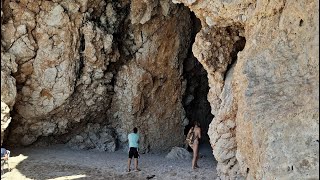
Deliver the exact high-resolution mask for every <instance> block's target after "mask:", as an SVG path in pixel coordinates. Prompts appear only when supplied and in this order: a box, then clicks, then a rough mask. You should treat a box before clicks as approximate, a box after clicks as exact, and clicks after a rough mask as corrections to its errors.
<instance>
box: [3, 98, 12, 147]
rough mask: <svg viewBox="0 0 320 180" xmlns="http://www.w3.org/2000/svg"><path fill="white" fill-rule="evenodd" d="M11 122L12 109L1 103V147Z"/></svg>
mask: <svg viewBox="0 0 320 180" xmlns="http://www.w3.org/2000/svg"><path fill="white" fill-rule="evenodd" d="M10 122H11V117H10V108H9V107H8V105H7V104H6V103H4V102H2V101H1V145H2V142H3V138H4V131H5V130H6V129H7V127H8V126H9V124H10Z"/></svg>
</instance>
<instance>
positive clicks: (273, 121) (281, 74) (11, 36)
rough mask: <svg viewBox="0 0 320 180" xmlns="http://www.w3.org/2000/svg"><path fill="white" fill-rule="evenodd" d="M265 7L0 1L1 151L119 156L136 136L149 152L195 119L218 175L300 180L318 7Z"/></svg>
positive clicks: (178, 142)
mask: <svg viewBox="0 0 320 180" xmlns="http://www.w3.org/2000/svg"><path fill="white" fill-rule="evenodd" d="M268 2H269V1H268ZM268 2H264V1H261V2H260V1H258V2H247V1H246V2H242V1H241V2H240V1H223V2H222V1H221V2H216V1H185V0H173V1H165V0H164V1H149V0H146V1H138V0H126V1H110V0H109V1H106V0H84V1H68V0H56V1H44V0H39V1H31V0H25V1H14V0H4V1H3V3H2V4H1V5H2V7H1V10H2V12H1V14H2V16H1V22H2V23H3V24H2V27H1V33H2V36H1V56H2V59H1V108H2V109H1V144H2V145H3V146H6V147H19V146H21V147H31V148H38V147H39V148H41V147H48V146H51V145H53V146H54V145H61V144H62V145H65V146H66V147H68V148H71V149H76V150H96V151H98V152H110V153H113V152H116V151H123V152H126V151H127V149H128V139H127V134H128V133H130V132H131V131H132V129H133V127H138V132H139V134H140V135H141V139H140V140H141V141H140V145H141V148H140V150H139V151H140V152H141V153H143V154H148V153H149V154H150V155H152V154H156V153H168V152H169V151H170V150H172V149H173V148H174V147H186V146H185V142H184V141H185V136H186V134H187V132H188V130H189V129H190V127H191V126H192V125H193V123H194V122H195V121H198V122H199V123H200V125H201V129H202V138H201V141H200V143H201V145H205V146H207V147H209V148H210V149H209V150H210V156H211V155H212V154H214V157H215V159H216V160H217V162H218V165H217V174H218V176H219V177H220V178H221V179H265V178H267V179H268V178H269V179H276V178H277V175H279V174H278V165H279V164H280V165H281V167H285V170H286V169H287V167H289V166H290V167H293V166H292V165H291V163H294V164H297V165H296V166H297V167H296V166H295V168H291V171H290V172H289V171H288V172H287V171H286V173H284V175H283V177H285V178H288V179H290V178H292V177H294V176H296V177H300V175H301V177H303V176H306V175H308V176H309V174H310V178H313V177H314V176H313V175H314V174H316V173H314V169H316V170H318V169H317V168H314V167H313V166H310V167H300V169H299V167H298V164H306V162H307V161H306V160H305V159H303V158H304V156H305V154H307V155H308V156H310V157H311V158H310V159H312V158H313V159H316V160H317V157H314V154H319V153H318V151H316V150H314V149H315V147H318V146H319V143H318V137H315V134H317V133H318V132H319V130H318V129H317V128H315V127H316V125H318V121H317V118H319V113H318V111H315V109H317V108H318V105H316V104H318V101H319V100H318V97H319V96H318V95H315V94H316V93H318V91H319V89H317V88H316V87H318V84H319V80H318V79H317V78H316V77H317V76H318V75H319V73H318V72H316V70H318V69H319V62H318V59H317V57H318V56H319V53H318V51H316V50H315V47H317V45H318V44H319V42H318V41H316V40H314V39H315V38H314V37H318V35H315V34H314V33H315V32H318V31H319V25H318V24H316V23H314V22H318V21H317V20H318V19H319V18H318V17H317V18H318V19H317V18H315V15H314V14H318V9H317V6H316V5H314V2H313V1H308V2H306V3H308V5H306V6H304V4H303V6H301V5H298V4H297V3H286V2H285V1H284V2H282V1H281V2H274V3H268ZM239 7H240V8H239ZM313 21H314V22H313ZM314 24H316V25H314ZM305 32H311V33H305ZM315 59H316V60H315ZM306 72H308V73H306ZM305 92H307V93H305ZM314 97H316V98H314ZM302 120H303V122H305V123H304V124H303V126H301V123H302ZM292 127H294V128H292ZM293 129H295V130H296V129H298V130H299V131H301V132H302V133H301V134H299V136H300V135H301V137H302V138H301V137H296V136H295V137H294V138H295V139H294V138H292V136H294V134H296V133H295V130H293ZM310 129H311V130H310ZM287 134H293V135H292V136H290V137H288V136H287ZM293 139H294V140H297V141H296V142H294V143H292V142H293V141H292V140H293ZM279 147H280V148H279ZM281 147H283V149H285V148H284V147H293V148H292V149H290V150H292V151H290V152H285V153H286V154H284V152H283V151H279V149H281ZM301 149H304V150H305V151H304V153H301V154H297V153H296V152H300V150H301ZM188 150H189V151H191V150H190V148H189V149H188ZM270 156H274V159H277V160H274V161H273V160H270V158H269V157H270ZM266 157H267V158H266ZM277 157H286V158H287V159H282V158H277ZM289 161H290V162H291V163H290V164H286V163H287V162H289ZM308 161H309V160H308ZM301 162H303V163H301ZM312 163H314V161H313V160H312V161H311V160H310V164H312ZM249 169H250V171H249ZM292 169H294V170H292ZM301 169H303V172H302V171H300V170H301ZM280 170H281V168H280ZM298 171H299V172H298ZM208 172H209V171H208ZM301 172H302V173H301ZM317 172H318V171H317ZM290 173H291V174H290ZM294 173H296V174H294ZM299 173H300V174H299ZM303 173H304V174H303ZM281 175H282V174H281ZM40 179H41V178H40Z"/></svg>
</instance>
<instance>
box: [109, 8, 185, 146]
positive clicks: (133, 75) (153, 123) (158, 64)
mask: <svg viewBox="0 0 320 180" xmlns="http://www.w3.org/2000/svg"><path fill="white" fill-rule="evenodd" d="M172 11H173V12H172V14H175V16H172V17H171V15H168V17H165V18H163V16H162V15H160V16H157V17H154V18H153V19H152V20H150V21H148V22H147V23H145V24H144V25H143V26H142V25H137V26H134V27H130V28H133V29H132V32H130V30H129V32H130V33H132V35H133V40H132V41H133V42H135V44H137V46H134V45H131V46H127V47H130V48H129V52H136V53H135V56H133V59H132V60H131V61H130V62H128V63H127V64H125V65H124V66H123V67H122V68H121V69H120V71H119V73H118V74H117V77H116V79H117V82H116V84H115V87H114V91H115V95H114V97H113V101H112V104H111V110H110V111H109V113H110V115H109V116H110V117H112V118H113V124H114V126H115V127H117V128H116V131H117V133H118V134H119V143H120V146H124V147H127V134H129V133H131V132H132V129H133V128H134V127H137V128H138V132H139V134H140V137H141V140H140V146H141V147H140V150H141V151H142V152H143V151H149V150H150V149H163V150H165V149H168V148H170V147H172V146H174V145H181V144H182V143H183V140H184V135H183V130H184V125H183V121H184V119H185V115H184V111H183V106H182V92H183V91H184V90H183V87H182V71H183V69H182V68H183V65H182V63H183V61H182V60H183V59H184V58H185V57H186V53H187V50H188V49H187V46H188V44H189V39H188V38H186V37H188V35H189V34H190V31H189V30H188V29H189V27H190V20H188V17H189V14H188V12H187V11H185V9H182V8H176V9H174V10H172ZM121 134H122V136H120V135H121ZM172 137H174V138H172ZM169 139H170V140H169Z"/></svg>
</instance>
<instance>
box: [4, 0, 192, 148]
mask: <svg viewBox="0 0 320 180" xmlns="http://www.w3.org/2000/svg"><path fill="white" fill-rule="evenodd" d="M4 5H5V6H4V12H5V16H6V17H7V19H6V21H4V26H3V28H2V32H3V33H4V34H5V35H6V36H3V38H2V40H3V44H4V47H5V48H4V49H5V52H6V53H10V54H13V55H14V57H16V59H15V61H16V62H17V64H18V68H17V69H18V70H17V73H15V74H14V77H15V79H16V80H17V91H18V95H17V98H16V102H15V105H14V107H15V109H16V112H17V113H15V114H14V115H13V119H14V121H12V122H13V124H12V131H11V135H10V137H9V141H10V142H12V143H15V144H22V145H30V144H33V143H35V144H50V142H38V141H52V142H53V143H67V142H73V141H76V140H77V138H76V137H78V138H79V133H80V132H82V131H85V130H86V127H87V126H89V125H88V123H93V124H99V125H100V126H101V127H105V126H107V127H108V128H112V129H114V130H115V131H116V136H115V139H116V140H115V141H117V143H119V145H120V146H119V147H120V148H125V147H127V139H126V138H127V134H128V133H129V132H131V131H132V128H133V124H137V126H138V128H139V132H140V133H141V138H142V139H141V151H143V150H150V149H155V150H165V149H168V148H171V147H172V146H175V145H181V144H182V143H183V139H184V135H183V129H184V126H185V125H186V124H187V121H186V118H185V113H184V110H183V107H182V104H181V101H182V100H181V99H182V93H183V91H184V89H183V88H182V78H183V77H182V70H183V66H182V62H183V60H184V59H185V57H186V54H187V51H188V47H189V43H190V38H189V33H190V30H189V29H190V18H189V12H188V10H187V9H186V8H183V7H177V6H174V7H172V5H173V3H171V2H170V1H161V2H159V3H158V2H157V3H156V2H152V1H150V2H146V3H145V4H142V3H139V2H132V3H131V6H130V1H123V2H105V1H102V0H92V1H90V0H89V1H66V0H62V1H37V2H34V1H28V0H26V1H19V2H18V1H6V3H4ZM144 5H147V9H148V10H147V11H146V12H143V13H142V14H144V15H143V16H141V19H139V17H137V16H133V14H135V13H138V12H137V10H139V9H140V8H141V7H142V6H144ZM129 12H130V13H129ZM7 79H8V78H7ZM13 104H14V103H13ZM164 104H165V106H163V105H164ZM111 106H112V109H110V107H111ZM88 133H89V132H88ZM172 135H174V136H176V138H175V139H174V140H173V141H171V139H172ZM88 136H89V135H88ZM94 136H97V135H92V137H93V138H94ZM45 137H48V138H45ZM50 137H54V138H50ZM160 137H161V138H160ZM80 139H81V138H80ZM98 139H99V138H98ZM159 139H160V140H159ZM83 140H84V141H86V140H87V139H85V138H84V139H83ZM156 140H157V141H156ZM158 140H159V141H158ZM169 140H170V141H169ZM97 143H98V144H96V145H95V146H94V147H91V146H89V145H90V143H88V144H89V145H88V146H87V145H86V146H84V148H98V149H99V148H100V149H105V150H107V149H112V151H113V150H114V149H115V148H117V147H116V146H115V145H116V143H115V144H114V147H113V146H112V147H110V148H109V147H108V148H106V147H105V146H104V145H105V142H100V141H97ZM99 143H100V144H99ZM70 145H71V146H72V145H74V147H75V148H78V147H80V146H82V145H83V144H73V143H70ZM100 146H101V147H100Z"/></svg>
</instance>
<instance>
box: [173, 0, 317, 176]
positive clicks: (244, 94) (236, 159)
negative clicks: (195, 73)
mask: <svg viewBox="0 0 320 180" xmlns="http://www.w3.org/2000/svg"><path fill="white" fill-rule="evenodd" d="M173 2H174V3H183V4H184V5H185V6H188V7H189V8H190V9H191V10H192V11H194V12H195V14H196V16H197V17H198V18H200V20H201V22H202V30H201V31H200V32H199V33H198V35H197V37H196V42H195V43H194V45H193V53H194V54H195V56H196V57H197V59H198V60H199V61H200V62H201V63H202V64H203V66H204V67H205V69H206V70H207V72H208V79H209V86H210V90H209V94H208V100H209V102H210V103H211V108H212V114H214V115H215V118H214V119H213V121H212V123H211V125H210V129H209V132H208V134H209V136H210V142H211V145H212V148H213V154H214V155H215V157H216V158H217V161H218V168H217V169H218V173H219V176H220V178H221V179H243V178H245V179H278V178H280V179H305V178H310V179H313V178H314V179H317V178H319V172H318V170H319V164H318V163H317V162H318V161H319V137H318V135H319V127H318V126H319V104H318V103H319V95H318V94H319V88H318V85H319V79H318V77H319V62H318V58H319V51H318V48H319V40H318V38H319V23H318V20H319V4H318V2H317V1H299V2H298V1H291V0H289V1H288V0H287V1H281V0H280V1H267V0H259V1H245V2H244V1H237V0H235V1H223V0H221V1H196V0H193V1H189V0H188V1H186V0H174V1H173ZM241 37H244V38H245V40H246V44H245V48H244V49H243V50H242V51H241V52H239V53H238V59H237V61H236V62H234V63H233V64H234V65H233V66H234V70H232V68H231V69H230V68H228V64H230V65H229V67H231V66H232V58H230V53H231V52H232V48H233V47H235V44H237V43H236V42H237V41H238V40H239V38H241Z"/></svg>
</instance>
